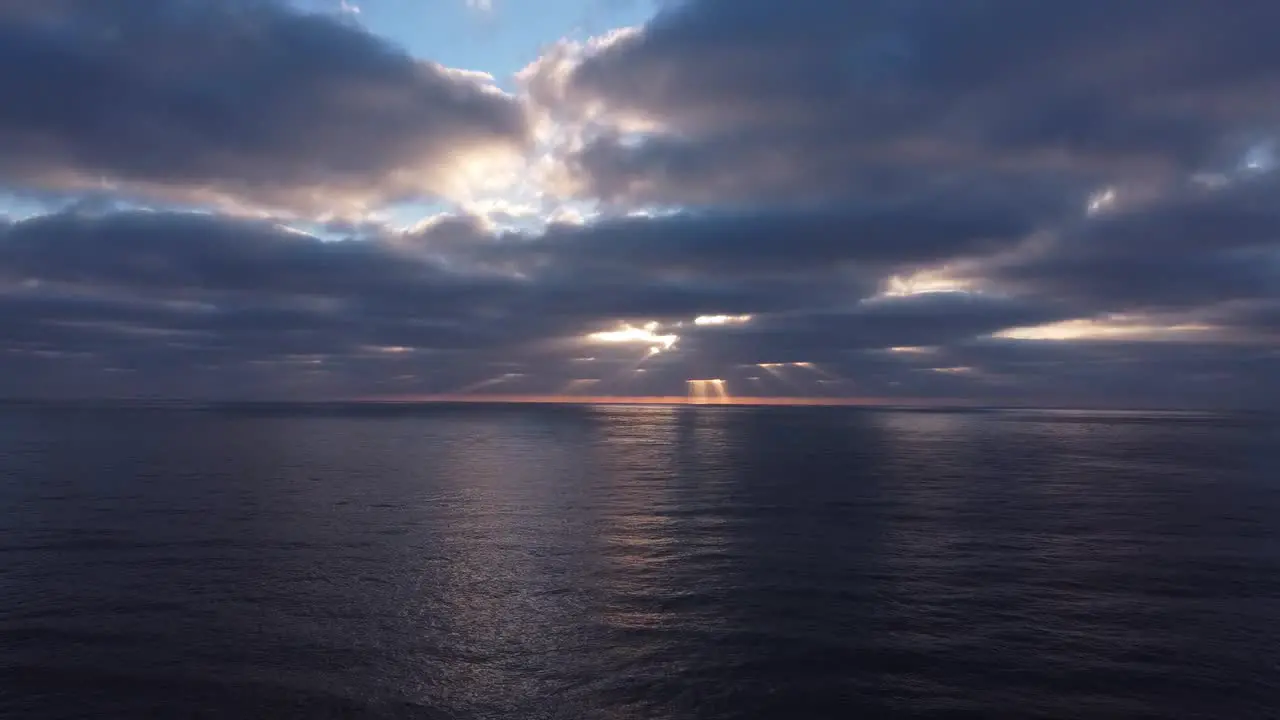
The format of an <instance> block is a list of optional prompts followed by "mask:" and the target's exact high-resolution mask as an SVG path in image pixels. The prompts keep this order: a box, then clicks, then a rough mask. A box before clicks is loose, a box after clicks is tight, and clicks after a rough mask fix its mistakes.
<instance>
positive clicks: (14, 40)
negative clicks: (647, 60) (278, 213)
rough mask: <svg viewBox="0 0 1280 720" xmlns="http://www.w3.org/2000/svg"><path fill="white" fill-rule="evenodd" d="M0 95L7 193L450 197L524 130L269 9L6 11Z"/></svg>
mask: <svg viewBox="0 0 1280 720" xmlns="http://www.w3.org/2000/svg"><path fill="white" fill-rule="evenodd" d="M37 68H38V71H37V70H35V69H37ZM0 94H2V95H3V96H4V97H5V102H4V104H3V107H0V182H4V183H7V184H9V185H10V186H15V187H23V188H44V189H52V190H70V191H79V190H92V189H100V188H108V189H111V190H113V191H115V192H119V193H123V194H131V195H137V196H142V197H150V198H158V199H164V200H169V201H176V202H183V203H198V204H212V205H218V206H222V207H236V208H241V209H244V208H249V209H253V208H264V207H265V208H270V209H277V210H288V211H295V212H298V213H303V214H314V215H321V214H343V213H344V212H360V211H363V210H364V209H367V208H369V207H375V206H378V205H380V204H383V203H386V202H390V201H393V200H397V199H401V198H406V197H411V198H418V197H421V196H424V195H425V196H431V195H439V194H447V193H448V192H449V190H450V188H451V185H452V183H453V182H454V178H453V173H454V172H455V170H456V169H457V168H459V167H461V166H465V165H466V163H468V162H469V161H470V160H471V159H472V158H474V157H484V156H487V155H492V154H494V153H501V152H504V151H507V150H513V149H516V148H519V147H520V146H521V145H522V143H523V142H524V138H525V134H526V127H525V121H524V115H523V112H522V110H521V108H520V106H519V103H518V101H517V100H516V99H514V98H511V97H508V96H506V95H503V94H502V93H500V92H498V91H497V90H495V89H494V88H493V87H492V86H491V85H488V84H487V83H485V82H484V81H483V80H481V79H479V78H478V77H477V76H475V75H468V74H461V73H457V72H453V71H450V70H449V69H447V68H443V67H441V66H439V65H436V64H433V63H431V62H428V61H423V60H418V59H416V58H413V57H410V56H409V55H407V54H405V53H404V52H402V51H400V50H398V49H397V48H395V47H394V46H392V45H390V44H388V43H387V42H385V41H383V40H381V39H379V38H377V37H375V36H372V35H370V34H368V33H367V32H366V31H365V30H363V29H361V28H360V27H359V26H357V25H355V24H352V23H351V22H347V21H343V20H342V19H340V18H338V17H335V16H333V15H319V14H303V13H300V12H298V11H295V10H292V9H290V8H289V7H287V6H285V5H284V4H282V3H278V2H273V1H271V0H217V1H215V0H180V1H178V2H165V3H149V2H143V3H139V2H132V1H131V0H49V1H48V2H41V3H22V2H6V3H3V4H2V5H0Z"/></svg>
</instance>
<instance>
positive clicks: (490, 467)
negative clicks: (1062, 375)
mask: <svg viewBox="0 0 1280 720" xmlns="http://www.w3.org/2000/svg"><path fill="white" fill-rule="evenodd" d="M1278 458H1280V432H1277V427H1276V425H1275V423H1273V422H1271V421H1269V420H1267V419H1265V418H1260V417H1247V416H1225V415H1201V414H1177V413H1174V414H1167V413H1166V414H1161V413H1082V412H1047V411H1044V412H1041V411H1004V412H919V411H870V410H862V409H851V408H795V409H789V408H741V407H683V408H667V407H595V408H587V407H550V406H544V407H537V406H511V407H503V406H494V407H476V406H469V407H431V408H394V409H386V408H384V409H377V408H365V409H360V408H342V407H327V408H324V407H312V408H303V407H257V408H240V409H120V408H116V409H110V408H98V409H93V408H81V409H74V408H70V409H69V408H61V409H55V408H19V407H12V408H6V409H0V715H3V716H6V717H10V716H11V717H23V718H37V719H39V718H72V717H76V718H78V717H104V718H107V717H109V718H115V717H119V718H133V717H201V718H248V717H270V718H291V717H298V718H326V717H343V718H436V717H440V718H518V719H521V720H525V719H528V720H533V719H536V718H611V719H619V720H622V719H629V718H637V719H639V718H647V719H662V718H786V719H791V718H828V717H830V718H847V717H859V716H863V717H878V716H890V717H891V716H903V717H1022V718H1025V717H1055V718H1081V717H1116V718H1139V717H1152V718H1156V717H1159V718H1252V717H1259V718H1261V717H1275V716H1276V712H1278V710H1277V708H1280V660H1278V659H1277V658H1280V655H1278V654H1277V650H1278V649H1280V473H1277V471H1276V468H1277V462H1276V460H1277V459H1278Z"/></svg>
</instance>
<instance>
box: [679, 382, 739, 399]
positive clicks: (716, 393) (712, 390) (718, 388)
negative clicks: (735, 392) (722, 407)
mask: <svg viewBox="0 0 1280 720" xmlns="http://www.w3.org/2000/svg"><path fill="white" fill-rule="evenodd" d="M685 384H686V385H687V387H688V402H691V403H695V404H702V403H709V402H715V403H727V402H730V401H731V400H732V396H731V395H729V390H728V388H727V387H725V382H724V380H722V379H720V378H711V379H708V380H687V381H685Z"/></svg>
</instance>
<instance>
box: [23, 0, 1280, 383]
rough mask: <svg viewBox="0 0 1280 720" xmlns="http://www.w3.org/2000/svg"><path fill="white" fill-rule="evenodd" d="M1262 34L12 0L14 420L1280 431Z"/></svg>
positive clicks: (1116, 26) (1228, 21)
mask: <svg viewBox="0 0 1280 720" xmlns="http://www.w3.org/2000/svg"><path fill="white" fill-rule="evenodd" d="M1277 26H1280V4H1277V3H1275V2H1272V0H1233V2H1232V3H1231V12H1223V11H1222V9H1221V8H1219V7H1218V6H1217V4H1215V3H1210V2H1205V1H1204V0H1123V1H1122V2H1116V1H1115V0H1070V1H1068V0H1041V1H1040V2H1026V1H1025V0H946V1H943V0H839V1H837V0H536V1H535V0H491V2H480V1H479V0H345V1H344V0H335V1H330V0H165V1H164V2H159V1H156V2H142V1H140V0H41V1H40V2H35V1H34V0H0V95H2V96H3V97H4V99H5V102H3V103H0V398H37V399H38V398H183V399H210V400H332V399H351V398H366V399H368V398H378V399H402V400H404V399H439V398H469V399H476V398H505V399H522V398H523V399H529V398H544V399H546V398H576V399H616V398H633V397H636V398H649V399H652V398H664V399H693V400H695V401H699V402H716V401H723V400H725V399H727V398H733V399H742V398H757V397H759V398H769V399H770V401H773V402H779V401H786V399H787V398H795V399H800V400H803V401H804V402H827V401H831V402H891V403H908V402H909V403H925V404H928V403H967V404H985V405H1007V404H1014V405H1073V406H1099V407H1185V408H1242V407H1247V408H1273V407H1277V406H1280V372H1277V369H1280V174H1278V173H1277V172H1276V170H1277V168H1276V161H1277V153H1278V152H1280V148H1278V147H1277V142H1280V103H1277V100H1276V98H1277V97H1280V45H1277V44H1276V43H1274V41H1273V37H1272V35H1273V33H1272V30H1271V29H1272V28H1275V27H1277Z"/></svg>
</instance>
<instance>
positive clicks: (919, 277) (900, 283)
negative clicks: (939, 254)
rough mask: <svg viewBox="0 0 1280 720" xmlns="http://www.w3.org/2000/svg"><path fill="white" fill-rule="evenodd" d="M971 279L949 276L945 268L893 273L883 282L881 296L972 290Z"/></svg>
mask: <svg viewBox="0 0 1280 720" xmlns="http://www.w3.org/2000/svg"><path fill="white" fill-rule="evenodd" d="M975 290H976V288H975V287H974V284H973V282H972V281H971V280H965V279H962V278H956V277H950V276H949V274H948V271H947V268H941V269H937V270H922V271H920V272H917V273H913V274H911V275H905V276H904V275H894V276H892V277H890V278H889V279H888V281H886V283H885V289H884V292H883V293H881V296H882V297H909V296H912V295H926V294H929V293H949V292H974V291H975Z"/></svg>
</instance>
